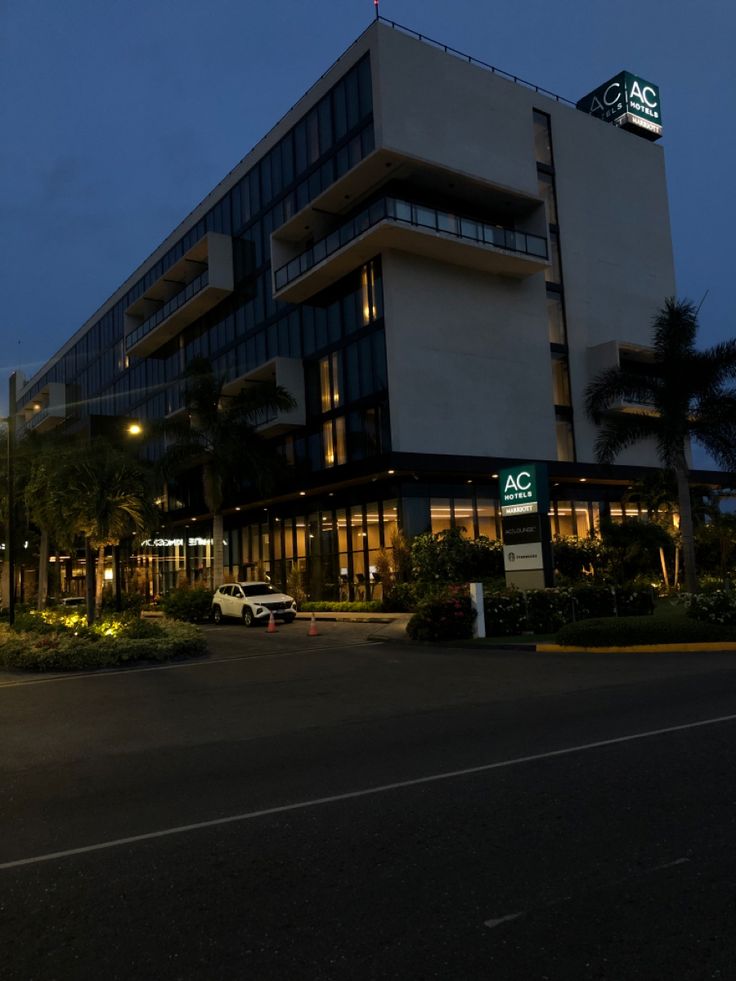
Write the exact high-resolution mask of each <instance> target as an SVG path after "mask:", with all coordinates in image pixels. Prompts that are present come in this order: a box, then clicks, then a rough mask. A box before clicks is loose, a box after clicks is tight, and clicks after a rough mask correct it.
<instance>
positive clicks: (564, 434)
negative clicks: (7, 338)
mask: <svg viewBox="0 0 736 981" xmlns="http://www.w3.org/2000/svg"><path fill="white" fill-rule="evenodd" d="M555 430H556V434H557V459H558V460H561V461H562V460H567V461H572V460H574V459H575V449H574V444H573V435H572V423H571V422H569V421H568V420H567V419H557V420H556V421H555Z"/></svg>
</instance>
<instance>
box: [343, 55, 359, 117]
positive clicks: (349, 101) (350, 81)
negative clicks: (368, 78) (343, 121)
mask: <svg viewBox="0 0 736 981" xmlns="http://www.w3.org/2000/svg"><path fill="white" fill-rule="evenodd" d="M345 102H346V106H347V111H348V129H349V130H350V129H352V128H353V126H357V125H358V123H359V122H360V98H359V95H358V77H357V72H356V70H355V69H353V70H352V71H350V72H348V74H347V75H346V76H345Z"/></svg>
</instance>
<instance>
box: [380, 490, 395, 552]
mask: <svg viewBox="0 0 736 981" xmlns="http://www.w3.org/2000/svg"><path fill="white" fill-rule="evenodd" d="M398 530H399V523H398V501H384V502H383V541H384V543H385V545H386V547H387V548H391V547H392V543H393V540H394V535H395V534H396V533H397V532H398Z"/></svg>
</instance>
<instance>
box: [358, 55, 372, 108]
mask: <svg viewBox="0 0 736 981" xmlns="http://www.w3.org/2000/svg"><path fill="white" fill-rule="evenodd" d="M358 101H359V105H360V116H361V118H363V117H364V116H367V115H368V113H369V112H370V111H371V109H372V108H373V96H372V92H371V65H370V62H369V60H368V59H367V58H363V60H362V61H361V62H360V64H359V65H358Z"/></svg>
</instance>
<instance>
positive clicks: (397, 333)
mask: <svg viewBox="0 0 736 981" xmlns="http://www.w3.org/2000/svg"><path fill="white" fill-rule="evenodd" d="M383 284H384V285H383V289H384V304H385V313H386V353H387V360H388V382H389V393H390V398H391V438H392V445H393V449H394V450H396V451H398V452H413V453H442V454H453V453H454V454H461V455H462V454H468V455H471V456H472V455H478V456H502V457H511V458H518V457H532V458H540V459H554V457H555V430H554V410H553V406H552V373H551V367H550V357H549V345H548V343H547V340H546V333H547V321H546V315H545V294H544V286H543V283H542V280H541V278H540V277H532V278H530V279H527V280H523V281H520V280H511V279H502V278H501V277H498V276H488V275H485V274H483V273H479V272H474V271H472V270H466V269H462V268H460V267H458V266H451V265H447V264H445V263H439V262H435V261H433V260H430V259H424V258H421V257H419V256H412V255H408V254H405V253H400V252H390V253H386V254H384V256H383Z"/></svg>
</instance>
